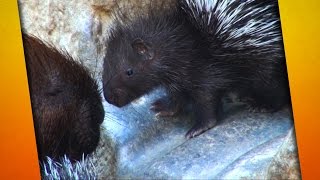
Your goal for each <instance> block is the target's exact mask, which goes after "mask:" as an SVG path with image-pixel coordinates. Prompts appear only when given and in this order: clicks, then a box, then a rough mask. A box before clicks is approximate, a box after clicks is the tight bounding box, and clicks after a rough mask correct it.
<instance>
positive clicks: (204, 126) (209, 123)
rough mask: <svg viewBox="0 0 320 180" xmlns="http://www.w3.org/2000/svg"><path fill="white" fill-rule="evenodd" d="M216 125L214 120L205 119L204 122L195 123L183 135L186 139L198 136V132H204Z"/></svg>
mask: <svg viewBox="0 0 320 180" xmlns="http://www.w3.org/2000/svg"><path fill="white" fill-rule="evenodd" d="M215 125H216V121H215V120H210V121H207V122H206V123H204V124H203V123H197V124H195V125H194V126H193V127H192V128H191V129H190V130H189V131H188V132H187V134H186V135H185V137H186V138H187V139H191V138H193V137H195V136H199V135H200V134H202V133H204V132H205V131H207V130H208V129H211V128H212V127H214V126H215Z"/></svg>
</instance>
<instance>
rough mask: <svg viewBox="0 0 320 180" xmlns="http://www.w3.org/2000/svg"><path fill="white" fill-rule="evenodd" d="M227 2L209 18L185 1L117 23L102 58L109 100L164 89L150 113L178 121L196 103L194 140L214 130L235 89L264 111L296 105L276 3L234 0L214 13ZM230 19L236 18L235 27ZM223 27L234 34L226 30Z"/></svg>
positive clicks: (113, 101)
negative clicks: (179, 114)
mask: <svg viewBox="0 0 320 180" xmlns="http://www.w3.org/2000/svg"><path fill="white" fill-rule="evenodd" d="M192 2H193V3H191V4H197V2H200V1H196V0H194V1H192ZM208 2H209V1H208ZM224 2H226V1H215V5H214V6H212V10H211V11H212V14H210V12H211V11H210V12H208V11H207V10H206V7H205V5H204V6H203V7H199V8H201V9H202V10H201V11H199V10H198V9H195V8H196V7H193V6H192V5H190V4H188V3H187V1H186V0H180V1H179V3H178V4H177V6H176V8H173V9H172V10H166V11H161V12H159V11H157V10H154V9H151V10H150V12H149V13H148V14H147V15H144V16H138V17H137V18H136V19H135V20H133V21H132V22H130V23H127V24H124V25H123V24H120V23H119V24H118V25H117V26H115V28H114V29H113V31H112V33H111V36H110V39H109V42H108V49H107V53H106V57H105V60H104V72H103V86H104V87H103V90H104V97H105V99H106V100H107V101H108V102H109V103H111V104H114V105H116V106H118V107H122V106H125V105H127V104H129V103H130V102H132V101H133V100H135V99H137V98H139V97H141V96H142V95H144V94H146V93H149V92H150V91H151V90H153V89H155V88H157V87H159V86H163V87H165V89H166V90H167V93H168V95H169V99H160V100H158V101H156V102H155V103H153V105H152V107H151V109H152V110H154V111H155V112H157V113H158V115H160V116H172V115H175V114H176V113H177V112H179V111H181V109H182V107H184V106H185V105H186V104H187V103H191V104H192V105H193V110H194V112H195V115H196V120H197V123H196V124H195V125H194V126H193V127H192V128H191V129H190V130H189V132H188V133H187V134H186V137H188V138H192V137H194V136H197V135H200V134H201V133H203V132H205V131H206V130H208V129H210V128H212V127H214V126H215V125H216V123H217V119H218V117H217V115H218V110H219V109H220V108H221V99H222V97H223V96H225V94H226V93H229V92H237V93H238V94H240V95H241V96H242V97H245V98H247V99H250V103H249V104H250V105H251V107H253V108H254V109H259V110H262V109H263V110H268V111H276V110H279V109H280V108H282V107H283V106H285V105H288V104H290V96H289V88H288V80H287V74H286V64H285V58H284V52H283V43H282V38H281V29H280V23H279V21H278V20H279V14H278V6H277V1H276V0H266V1H232V3H230V4H229V5H228V8H225V9H218V10H217V11H215V9H216V8H220V7H223V6H218V5H217V4H219V3H224ZM242 3H244V5H243V4H242ZM242 5H243V6H242ZM239 7H243V8H240V9H241V11H238V10H239V9H238V8H239ZM155 9H156V8H155ZM265 9H267V10H265ZM197 12H198V14H197ZM220 12H224V14H223V13H221V14H219V13H220ZM231 12H236V13H237V14H236V15H235V16H234V17H233V14H231V15H232V16H231V15H230V14H229V13H231ZM223 15H224V16H227V15H229V16H228V17H225V18H224V17H221V16H223ZM209 17H210V18H209ZM231 17H233V18H236V19H238V21H236V23H234V24H229V21H226V20H227V19H231ZM209 19H210V20H209ZM255 22H256V24H255V25H254V26H250V25H252V23H253V24H254V23H255ZM221 24H222V25H223V26H221V27H227V28H228V29H226V30H225V31H222V30H220V29H219V28H218V27H220V25H221ZM270 25H271V27H272V28H268V27H269V26H270ZM248 26H249V27H250V28H247V27H248ZM261 27H264V29H263V28H261ZM251 28H254V29H253V30H251ZM237 29H241V31H238V34H237V36H235V35H232V33H233V32H234V30H237ZM248 29H249V30H251V32H246V31H247V30H248ZM240 32H241V33H240ZM265 34H269V35H268V36H264V35H265ZM248 42H253V43H248ZM255 42H259V43H255Z"/></svg>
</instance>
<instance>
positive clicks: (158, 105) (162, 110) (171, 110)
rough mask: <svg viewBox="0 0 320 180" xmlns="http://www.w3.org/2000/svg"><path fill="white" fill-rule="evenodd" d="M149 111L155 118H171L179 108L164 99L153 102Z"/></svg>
mask: <svg viewBox="0 0 320 180" xmlns="http://www.w3.org/2000/svg"><path fill="white" fill-rule="evenodd" d="M150 109H151V110H152V111H154V112H155V113H156V116H157V117H172V116H175V115H176V114H177V113H178V111H179V108H178V107H177V106H175V105H172V104H171V103H170V100H168V99H167V98H165V97H163V98H160V99H158V100H156V101H155V102H153V103H152V105H151V108H150Z"/></svg>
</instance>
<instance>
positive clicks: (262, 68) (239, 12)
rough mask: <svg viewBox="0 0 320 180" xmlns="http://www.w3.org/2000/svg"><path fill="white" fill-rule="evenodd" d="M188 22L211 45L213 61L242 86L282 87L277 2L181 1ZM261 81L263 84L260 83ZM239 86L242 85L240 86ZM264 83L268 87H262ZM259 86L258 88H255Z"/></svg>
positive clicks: (283, 75) (283, 69)
mask: <svg viewBox="0 0 320 180" xmlns="http://www.w3.org/2000/svg"><path fill="white" fill-rule="evenodd" d="M179 3H180V6H181V7H182V9H183V12H184V13H186V15H187V17H188V20H189V22H190V23H191V24H193V26H194V27H195V28H196V29H197V30H198V33H199V35H200V36H202V37H204V38H202V39H204V41H207V43H208V44H210V45H209V48H208V51H209V54H210V55H211V58H210V59H214V61H215V62H212V61H211V63H209V64H212V63H213V64H216V65H217V66H220V67H221V69H223V68H222V67H223V66H228V68H225V72H224V74H225V75H228V74H229V78H226V79H229V80H228V81H229V82H232V83H233V84H237V85H241V86H248V85H250V86H257V87H255V88H257V89H259V88H261V89H263V88H265V86H268V85H271V86H281V85H284V89H286V87H285V86H286V84H287V74H286V73H287V71H286V65H285V59H284V52H283V43H282V36H281V28H280V18H279V12H278V4H277V1H276V0H266V1H257V0H243V1H239V0H199V1H194V0H181V1H179ZM261 80H262V81H261ZM237 82H240V83H237ZM261 82H264V83H265V84H262V83H261ZM255 84H256V85H255Z"/></svg>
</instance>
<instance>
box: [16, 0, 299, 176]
mask: <svg viewBox="0 0 320 180" xmlns="http://www.w3.org/2000/svg"><path fill="white" fill-rule="evenodd" d="M173 1H174V0H170V1H158V3H160V4H161V3H163V2H165V3H168V2H173ZM115 2H117V3H115ZM128 2H129V3H128ZM143 2H144V1H143V0H133V1H124V0H119V1H114V0H89V1H83V0H69V1H65V0H50V1H49V0H41V1H40V0H19V8H20V17H21V22H22V27H23V31H24V32H27V33H30V34H33V35H36V36H38V37H40V38H41V39H43V40H46V41H47V42H49V43H51V44H53V45H55V46H56V47H58V48H60V49H65V51H67V52H68V53H69V54H71V55H72V56H73V57H77V58H78V59H79V61H81V62H82V63H83V64H84V65H85V66H87V67H88V68H89V69H90V70H91V72H92V73H93V75H94V76H95V77H96V78H97V80H99V79H100V78H101V71H102V61H103V58H104V54H105V50H106V46H107V44H106V39H107V38H108V34H109V31H110V28H111V27H112V25H113V23H114V19H113V18H112V16H111V14H112V13H114V11H115V9H116V10H118V9H117V8H116V7H121V9H122V10H121V11H122V12H124V13H129V14H135V12H138V13H140V14H141V12H142V11H143V9H144V7H145V5H146V3H143ZM156 2H157V1H156ZM157 7H160V6H157ZM163 95H164V92H163V90H156V91H155V92H153V93H151V94H150V95H147V96H144V97H142V98H140V99H139V100H137V101H135V102H133V103H131V104H130V105H129V106H126V107H124V108H122V109H119V108H117V107H114V106H112V105H110V104H108V103H106V102H104V106H105V112H106V115H105V121H104V123H103V126H104V130H103V131H102V133H103V134H104V135H103V136H102V140H101V142H100V144H99V147H98V148H97V151H96V153H95V154H94V156H93V157H92V158H93V162H94V163H95V167H97V169H98V173H99V177H100V179H105V178H106V177H110V174H111V176H113V175H115V174H117V176H118V177H120V178H143V179H145V178H170V179H172V178H175V179H176V178H178V179H180V178H183V179H189V178H210V179H212V178H219V179H220V178H225V179H270V178H271V179H278V178H281V179H287V178H288V179H299V178H300V173H299V172H300V170H299V163H298V160H297V151H296V146H295V140H294V133H293V130H292V129H293V121H292V118H291V112H290V110H288V109H283V110H281V111H279V112H276V113H249V112H247V111H246V109H245V108H244V107H243V104H241V103H238V102H233V103H231V102H226V103H225V107H224V112H223V116H224V117H223V119H222V120H221V121H220V122H219V124H218V125H217V126H216V127H214V128H213V129H211V130H209V131H207V132H206V133H204V134H203V135H201V136H199V137H196V138H193V139H191V140H187V139H185V138H184V135H185V133H186V132H187V131H188V129H189V128H190V127H191V126H192V124H193V123H194V118H193V117H192V114H186V115H183V116H179V117H176V118H166V119H158V118H157V117H155V114H154V113H153V112H151V111H150V110H149V107H150V104H151V102H152V101H153V100H155V99H156V98H159V97H161V96H163ZM110 137H111V140H110V139H109V138H110ZM112 141H114V142H115V145H114V144H113V142H112ZM113 146H115V148H116V152H117V153H116V155H113V150H112V148H111V149H108V147H113ZM110 165H111V166H110ZM110 167H111V169H110ZM115 168H117V172H115V171H116V169H115Z"/></svg>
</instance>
